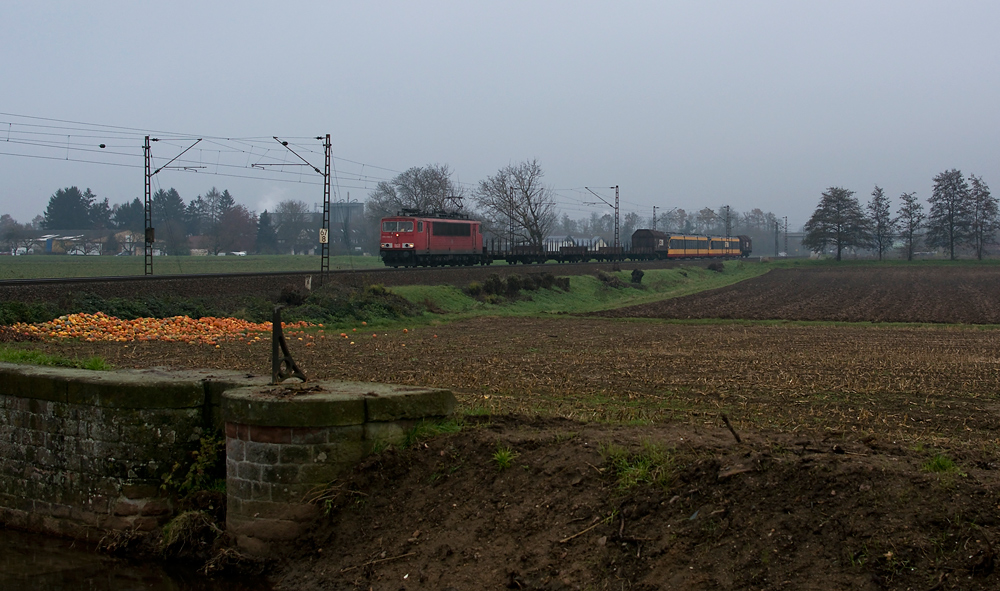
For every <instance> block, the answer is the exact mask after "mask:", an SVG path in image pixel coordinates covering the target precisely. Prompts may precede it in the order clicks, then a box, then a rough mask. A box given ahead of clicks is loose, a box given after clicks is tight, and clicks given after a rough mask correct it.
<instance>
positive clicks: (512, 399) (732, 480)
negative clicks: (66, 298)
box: [23, 267, 1000, 590]
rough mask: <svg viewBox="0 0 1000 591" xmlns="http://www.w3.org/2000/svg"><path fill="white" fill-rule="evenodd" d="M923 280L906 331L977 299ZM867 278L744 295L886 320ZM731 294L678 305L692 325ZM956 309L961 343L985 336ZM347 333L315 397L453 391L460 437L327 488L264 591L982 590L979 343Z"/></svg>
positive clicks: (833, 334) (325, 343) (983, 391)
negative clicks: (703, 307) (633, 476)
mask: <svg viewBox="0 0 1000 591" xmlns="http://www.w3.org/2000/svg"><path fill="white" fill-rule="evenodd" d="M926 269H930V268H929V267H928V268H925V269H922V270H921V271H920V272H919V273H918V272H911V274H912V279H910V280H909V283H908V284H906V285H911V286H912V285H917V286H920V285H924V284H926V283H927V282H937V283H936V284H937V285H939V289H940V290H941V293H940V294H939V295H938V296H937V298H936V299H935V298H932V297H931V295H932V292H928V291H921V292H920V293H923V294H925V297H923V301H924V302H927V304H921V305H917V304H915V303H914V304H908V305H907V309H908V310H916V311H921V310H934V309H937V308H935V306H937V304H936V303H934V302H937V301H950V302H953V303H954V302H957V301H962V300H960V298H961V297H963V296H961V295H960V294H961V293H968V294H979V295H970V296H969V297H970V298H972V300H975V298H979V297H982V298H987V297H989V295H990V294H989V292H988V290H987V287H985V286H986V285H987V283H986V282H985V281H984V282H977V281H976V280H975V279H973V278H968V281H965V280H963V281H958V280H955V279H954V276H953V279H952V280H948V281H945V280H939V279H938V278H935V277H934V276H933V273H929V274H927V275H926V276H924V277H923V278H921V273H926ZM944 269H945V270H946V271H949V272H950V271H954V269H952V268H949V267H945V268H944ZM974 269H975V271H977V272H978V271H983V272H985V273H986V274H987V276H992V277H994V278H996V277H997V276H996V274H995V273H992V274H991V272H990V270H989V267H982V268H979V267H976V268H974ZM958 271H960V273H958V276H962V273H967V271H964V270H962V269H958ZM852 273H858V274H859V275H860V277H861V278H860V279H853V278H852ZM880 273H884V274H887V275H888V274H891V273H898V274H899V275H900V276H901V277H905V276H906V275H907V272H906V270H905V268H898V270H897V268H894V267H887V268H885V269H881V270H877V271H873V270H870V269H865V268H861V269H848V270H846V271H842V270H840V269H832V270H825V269H821V270H818V271H817V273H816V274H815V275H811V274H809V272H808V271H802V272H798V271H791V272H788V273H787V274H784V275H783V274H782V273H771V274H769V276H768V277H765V278H762V280H760V281H762V282H763V283H761V285H765V286H766V285H781V284H782V282H784V283H786V285H785V287H784V291H780V290H777V289H778V288H774V289H776V290H777V291H774V292H773V293H774V294H777V295H775V296H774V297H776V298H778V299H776V300H775V301H774V302H773V304H774V305H775V306H779V307H780V306H786V305H787V306H791V304H789V302H788V300H790V299H792V298H793V295H794V294H795V293H797V290H798V289H799V288H798V286H797V285H796V284H794V283H793V284H787V282H788V281H791V280H792V279H793V278H795V277H800V276H801V277H807V278H808V279H807V280H805V281H804V286H803V288H802V289H804V290H805V289H806V288H808V289H810V290H814V291H808V290H807V291H806V293H807V294H814V295H815V294H821V293H824V292H826V291H835V290H839V289H841V287H842V285H843V284H845V283H847V284H850V285H856V286H858V288H857V289H859V290H862V291H864V293H862V294H861V295H859V296H854V298H855V300H854V301H855V304H854V306H853V308H852V309H855V310H858V315H859V316H860V312H862V311H865V309H866V308H869V307H872V308H874V307H875V306H882V307H883V308H889V307H890V306H891V305H894V303H895V301H896V300H893V299H892V298H890V297H889V296H887V295H879V294H880V293H881V292H879V291H878V290H879V289H880V287H879V286H880V285H884V284H883V283H880V279H879V278H878V275H879V274H880ZM772 275H773V276H774V277H779V278H780V277H785V279H783V280H782V281H781V282H778V283H777V284H774V283H768V282H774V281H775V280H774V278H773V277H771V276H772ZM946 275H947V274H946ZM820 278H825V279H822V280H821V279H820ZM824 281H825V282H826V283H825V287H824ZM899 282H900V283H901V282H902V280H899ZM754 283H755V282H745V283H743V284H740V286H735V287H744V288H746V287H747V286H750V289H751V291H753V290H757V289H758V288H757V287H754ZM968 283H972V284H974V285H977V286H979V287H976V288H974V289H967V288H966V284H968ZM894 285H895V284H894ZM810 286H813V287H810ZM733 289H734V288H727V289H725V290H718V291H716V292H712V293H707V294H700V295H697V296H692V297H690V298H683V299H684V300H686V301H687V305H688V307H689V309H696V308H697V307H698V305H700V303H699V299H698V298H717V297H719V296H718V294H719V293H726V292H728V293H738V292H733V291H732V290H733ZM886 289H888V288H886ZM919 289H922V288H919ZM865 290H867V291H865ZM759 293H772V292H768V291H766V290H763V291H760V292H759ZM816 297H817V298H818V297H819V296H816ZM819 299H822V298H819ZM972 300H970V301H972ZM721 301H722V300H720V302H721ZM751 301H756V300H753V298H751ZM803 301H810V300H808V298H807V299H806V300H803ZM913 301H914V302H915V301H916V300H913ZM862 302H869V303H867V304H862ZM663 305H668V303H665V304H663ZM669 305H676V304H669ZM799 307H800V308H802V307H803V306H802V305H800V306H799ZM764 308H766V306H765V305H764V304H763V303H761V304H758V305H756V308H747V310H748V312H747V314H749V313H750V312H752V311H753V309H760V310H762V309H764ZM678 309H680V308H678ZM788 309H791V308H790V307H789V308H788ZM977 309H979V310H982V312H981V313H979V315H976V314H973V313H966V316H963V318H964V319H963V320H961V322H963V323H967V324H987V323H991V322H994V321H993V320H991V318H992V316H989V315H988V313H989V310H988V306H983V307H980V308H977ZM868 312H869V314H870V316H872V317H873V318H879V319H883V318H884V319H888V318H890V317H891V318H895V319H898V317H896V316H893V315H892V314H895V312H893V311H892V310H891V309H890V310H881V311H880V310H878V309H873V310H869V311H868ZM732 313H734V314H735V313H737V308H735V307H734V308H732ZM834 313H835V312H834ZM630 314H631V312H630ZM677 314H678V315H677V316H676V317H687V316H681V313H680V312H678V313H677ZM940 314H941V313H939V316H938V317H937V318H938V319H937V320H933V319H930V318H931V317H930V316H925V317H922V320H921V322H945V319H944V317H943V316H941V315H940ZM632 315H634V314H632ZM913 315H914V316H916V314H915V313H913ZM839 319H844V318H839ZM859 319H864V318H859ZM869 319H870V318H869ZM951 322H958V320H951ZM357 328H358V329H359V330H358V332H353V331H350V329H348V331H349V332H348V334H349V338H348V339H343V338H339V337H338V338H330V337H328V338H325V339H316V341H315V342H316V344H315V346H312V347H309V348H306V347H305V346H304V345H302V344H301V343H299V342H298V341H297V340H294V339H293V342H292V343H291V347H292V353H293V356H294V357H295V359H296V362H297V363H298V364H299V365H300V366H301V367H302V368H303V369H304V370H305V371H306V373H307V374H308V375H309V376H310V377H311V378H333V379H336V378H343V379H357V380H375V381H387V382H397V383H408V384H423V385H430V386H441V387H447V388H451V389H453V391H455V392H456V395H457V397H458V399H459V403H460V410H461V411H462V412H463V413H464V414H465V417H466V418H465V422H464V425H463V428H462V430H461V431H460V432H458V433H456V434H451V435H441V436H438V437H435V438H432V439H428V440H424V441H421V442H420V443H418V444H416V445H414V446H413V447H410V448H407V449H390V450H388V451H386V452H383V453H381V454H379V455H377V456H374V457H372V458H371V459H369V460H368V461H366V462H365V463H364V464H362V465H360V466H358V467H357V468H356V469H355V470H353V471H352V472H350V473H349V474H346V475H345V476H344V477H343V478H341V479H339V480H338V481H337V482H335V483H333V484H332V486H331V488H330V490H329V491H328V492H327V494H326V495H325V496H324V498H322V499H320V500H319V501H318V502H319V503H321V506H322V508H323V509H324V511H325V516H324V517H323V518H322V519H320V520H318V521H317V523H316V524H315V528H314V529H313V531H312V532H311V534H310V535H309V536H307V537H306V538H303V539H301V540H299V541H298V542H297V543H296V545H295V546H294V547H293V548H292V549H291V550H290V551H289V553H288V554H287V555H284V556H281V557H276V559H277V562H276V563H275V565H274V567H273V569H272V570H271V574H270V576H271V577H272V579H273V581H274V583H275V585H276V586H277V587H278V588H280V589H296V590H298V589H305V590H319V589H336V590H340V589H344V590H348V589H376V590H378V589H381V590H398V589H442V590H446V589H455V590H479V589H551V590H554V589H581V590H585V589H616V590H617V589H641V590H653V589H921V590H930V589H996V588H1000V574H998V573H997V572H996V566H997V564H996V561H997V555H996V552H997V544H998V543H1000V470H998V467H1000V458H998V451H1000V436H998V435H997V430H998V429H1000V415H998V413H1000V405H998V403H997V391H998V376H1000V330H997V329H995V328H992V327H971V326H965V327H962V326H953V325H940V326H934V325H930V326H884V325H870V324H866V325H828V324H827V325H819V326H812V325H808V324H760V325H751V324H742V323H670V322H661V321H657V320H631V319H615V318H593V317H590V318H581V317H567V316H559V317H554V318H543V319H531V318H478V319H471V320H464V321H460V322H452V323H443V324H440V325H434V324H432V325H422V326H416V327H410V328H409V330H408V331H407V332H405V333H404V332H403V331H402V329H395V330H392V331H378V332H377V333H376V335H377V336H375V337H372V331H370V330H367V329H365V328H364V327H360V326H359V327H357ZM352 341H353V344H351V343H352ZM23 346H30V347H32V348H40V349H43V350H48V351H51V352H58V353H60V354H63V355H70V356H73V355H79V356H87V355H93V354H96V355H101V356H102V357H104V358H105V359H106V360H107V361H108V362H110V363H112V364H114V365H116V366H118V367H149V366H170V367H181V368H183V367H190V366H197V367H207V368H225V369H242V370H244V371H247V372H251V373H257V374H264V375H266V374H268V373H269V371H270V368H269V365H268V364H269V359H270V348H269V347H267V346H266V345H265V346H259V345H246V344H244V343H239V344H237V343H227V344H224V345H222V346H221V347H220V348H218V349H216V348H214V347H208V346H202V345H186V344H180V343H158V342H140V343H125V344H123V343H115V344H112V343H83V342H71V343H26V344H24V345H23ZM727 419H728V421H729V423H730V424H731V425H732V428H733V430H732V431H731V430H730V429H729V428H727V426H726V422H725V421H726V420H727ZM737 437H738V438H739V440H737ZM612 446H620V447H622V448H625V449H627V450H630V451H631V452H633V453H634V454H636V457H637V458H642V457H645V458H654V457H655V458H658V459H657V460H656V462H657V463H656V464H655V465H654V466H652V467H651V468H652V469H660V470H661V471H662V472H663V473H664V474H666V478H664V479H663V481H662V482H661V483H660V484H650V483H640V484H638V485H635V486H632V487H625V486H623V484H622V481H621V480H620V479H619V478H618V477H617V476H616V469H615V467H614V465H613V464H612V462H610V460H609V455H608V454H609V451H610V450H611V449H612ZM506 449H509V450H510V451H511V452H512V455H513V459H512V461H511V462H510V465H509V466H508V467H506V468H502V467H501V465H500V463H499V462H498V461H497V459H496V457H495V454H496V453H497V451H498V450H506ZM650 450H659V451H660V452H661V453H660V454H659V455H656V456H654V455H653V454H651V453H650Z"/></svg>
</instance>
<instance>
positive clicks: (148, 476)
mask: <svg viewBox="0 0 1000 591" xmlns="http://www.w3.org/2000/svg"><path fill="white" fill-rule="evenodd" d="M260 381H261V380H256V381H254V380H251V379H249V378H246V377H242V376H238V375H231V374H219V373H215V374H210V373H207V372H185V373H168V372H161V371H145V372H93V371H85V370H72V369H60V368H41V367H31V366H20V365H13V364H0V523H2V524H4V525H7V526H12V527H19V528H22V529H29V530H33V531H40V532H47V533H57V534H62V535H68V536H71V537H75V538H81V539H99V538H100V537H101V536H102V535H103V534H104V532H105V531H107V530H113V529H132V528H135V529H139V530H148V529H152V528H154V527H156V526H157V525H158V524H160V523H162V522H163V521H164V520H165V519H167V518H169V517H170V516H171V515H172V512H173V509H172V506H171V503H170V500H169V499H168V498H167V496H166V493H165V492H164V491H163V490H161V487H160V485H161V484H162V482H163V481H162V477H163V474H165V473H169V472H170V470H171V468H172V467H173V465H174V463H175V462H176V461H178V460H182V459H183V458H184V457H185V455H186V454H187V453H188V451H190V450H191V449H196V448H197V446H198V441H199V438H200V437H202V436H203V435H205V434H207V433H211V432H213V431H215V430H217V429H218V427H219V426H220V425H219V421H218V416H219V413H218V404H219V397H220V396H221V392H222V391H223V390H224V389H225V388H226V387H234V386H238V385H245V384H247V383H260Z"/></svg>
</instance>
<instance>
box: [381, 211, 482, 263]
mask: <svg viewBox="0 0 1000 591" xmlns="http://www.w3.org/2000/svg"><path fill="white" fill-rule="evenodd" d="M381 236H382V237H381V239H380V240H379V242H380V243H381V245H380V248H379V254H380V255H381V257H382V261H383V262H384V263H385V264H386V265H388V266H390V267H417V266H420V267H426V266H431V267H436V266H438V265H475V264H489V262H490V261H489V257H488V256H487V255H486V252H485V251H484V250H483V234H482V228H481V223H480V222H479V221H477V220H470V219H469V218H468V216H465V215H463V214H457V213H455V214H449V213H445V212H434V213H421V212H418V211H414V210H409V209H404V210H403V211H401V212H400V213H399V215H397V216H394V217H388V218H382V226H381Z"/></svg>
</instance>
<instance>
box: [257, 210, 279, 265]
mask: <svg viewBox="0 0 1000 591" xmlns="http://www.w3.org/2000/svg"><path fill="white" fill-rule="evenodd" d="M255 248H256V249H257V254H276V253H277V252H278V235H277V233H275V231H274V224H273V223H272V221H271V214H269V213H267V210H266V209H265V210H264V211H262V212H261V214H260V218H259V219H258V220H257V241H256V245H255Z"/></svg>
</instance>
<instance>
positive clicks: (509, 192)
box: [474, 160, 556, 248]
mask: <svg viewBox="0 0 1000 591" xmlns="http://www.w3.org/2000/svg"><path fill="white" fill-rule="evenodd" d="M543 175H544V172H543V171H542V167H541V166H540V165H539V164H538V161H537V160H525V161H524V162H521V163H520V164H508V165H507V166H505V167H503V168H501V169H500V170H499V171H497V173H496V174H495V175H493V176H490V177H487V178H486V179H484V180H482V181H479V187H478V188H477V189H476V192H475V195H474V198H475V199H476V203H478V204H479V206H480V207H481V208H482V211H483V213H484V215H485V216H486V219H487V221H488V222H489V223H490V224H491V225H492V227H493V228H497V229H499V233H500V234H501V235H504V234H505V233H506V231H509V226H510V225H511V224H512V225H513V236H512V239H513V240H514V241H523V242H527V243H528V244H530V245H532V246H535V247H538V248H541V246H542V242H543V241H544V239H545V237H546V236H548V235H549V234H550V233H551V231H552V229H553V228H554V227H555V225H556V204H555V200H554V199H553V197H552V192H551V191H550V190H549V189H547V188H546V187H545V186H544V185H542V176H543Z"/></svg>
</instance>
